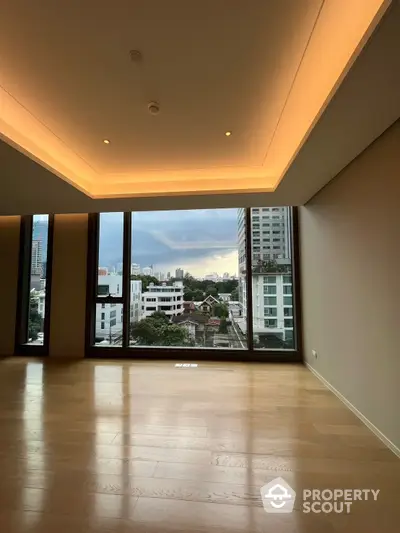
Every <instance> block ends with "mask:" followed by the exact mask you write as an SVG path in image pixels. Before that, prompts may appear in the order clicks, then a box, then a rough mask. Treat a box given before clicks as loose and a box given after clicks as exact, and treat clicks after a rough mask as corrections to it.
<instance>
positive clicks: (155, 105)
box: [147, 102, 160, 115]
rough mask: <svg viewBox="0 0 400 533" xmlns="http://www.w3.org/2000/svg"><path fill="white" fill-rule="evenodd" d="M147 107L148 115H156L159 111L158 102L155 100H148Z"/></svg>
mask: <svg viewBox="0 0 400 533" xmlns="http://www.w3.org/2000/svg"><path fill="white" fill-rule="evenodd" d="M147 108H148V110H149V113H150V115H157V114H158V113H159V112H160V104H158V103H157V102H150V103H149V105H148V106H147Z"/></svg>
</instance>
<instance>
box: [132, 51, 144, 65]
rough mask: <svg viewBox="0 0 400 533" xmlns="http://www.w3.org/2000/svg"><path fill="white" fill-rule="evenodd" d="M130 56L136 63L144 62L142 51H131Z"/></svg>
mask: <svg viewBox="0 0 400 533" xmlns="http://www.w3.org/2000/svg"><path fill="white" fill-rule="evenodd" d="M129 55H130V57H131V61H133V62H134V63H139V62H140V61H141V60H142V53H141V52H140V50H130V51H129Z"/></svg>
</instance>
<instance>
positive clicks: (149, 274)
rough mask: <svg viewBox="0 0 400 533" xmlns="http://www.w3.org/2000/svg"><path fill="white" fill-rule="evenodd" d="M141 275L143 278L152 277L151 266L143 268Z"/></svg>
mask: <svg viewBox="0 0 400 533" xmlns="http://www.w3.org/2000/svg"><path fill="white" fill-rule="evenodd" d="M143 274H144V275H145V276H152V275H153V266H148V267H144V268H143Z"/></svg>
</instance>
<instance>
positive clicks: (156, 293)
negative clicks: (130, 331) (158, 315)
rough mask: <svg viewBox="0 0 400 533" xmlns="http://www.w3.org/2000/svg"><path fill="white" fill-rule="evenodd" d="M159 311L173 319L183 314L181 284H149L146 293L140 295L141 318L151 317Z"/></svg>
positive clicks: (178, 282)
mask: <svg viewBox="0 0 400 533" xmlns="http://www.w3.org/2000/svg"><path fill="white" fill-rule="evenodd" d="M155 311H161V312H163V313H165V314H166V315H168V316H170V317H173V316H175V315H180V314H181V313H183V282H182V281H175V282H174V283H173V284H172V285H167V283H166V282H163V283H161V285H155V284H154V283H150V284H149V286H148V288H147V291H145V292H144V293H143V294H142V316H143V318H146V317H149V316H151V315H152V314H153V313H154V312H155Z"/></svg>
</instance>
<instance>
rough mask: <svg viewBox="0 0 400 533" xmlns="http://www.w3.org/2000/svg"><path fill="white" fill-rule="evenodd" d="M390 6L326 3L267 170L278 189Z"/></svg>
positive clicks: (376, 1)
mask: <svg viewBox="0 0 400 533" xmlns="http://www.w3.org/2000/svg"><path fill="white" fill-rule="evenodd" d="M390 3H391V1H390V0H346V1H339V2H338V1H337V0H325V1H324V4H323V7H322V9H321V12H320V15H319V18H318V21H317V23H316V25H315V28H314V31H313V34H312V36H311V39H310V41H309V44H308V46H307V50H306V52H305V54H304V57H303V60H302V63H301V65H300V68H299V70H298V72H297V75H296V79H295V81H294V83H293V86H292V89H291V93H290V95H289V98H288V100H287V102H286V105H285V108H284V110H283V113H282V115H281V118H280V121H279V125H278V127H277V130H276V131H275V134H274V138H273V142H272V143H271V146H270V148H269V151H268V153H267V156H266V159H265V162H264V167H265V168H266V169H268V170H269V172H270V173H271V174H272V175H274V176H276V177H277V182H276V185H278V183H279V181H280V180H281V179H282V177H283V176H284V174H285V172H286V171H287V169H288V167H289V166H290V164H291V163H292V161H293V159H294V158H295V157H296V155H297V153H298V151H299V150H300V148H301V146H302V145H303V144H304V142H305V141H306V139H307V137H308V135H309V134H310V132H311V131H312V128H313V127H314V125H315V123H316V122H317V121H318V119H319V117H320V116H321V114H322V113H323V111H324V109H325V108H326V106H327V105H328V103H329V101H330V100H331V98H332V96H333V95H334V93H335V92H336V90H337V88H338V86H339V85H340V83H341V82H342V80H343V78H344V77H345V75H346V74H347V72H348V71H349V69H350V67H351V66H352V64H353V62H354V60H355V59H356V57H357V55H358V54H359V52H360V51H361V49H362V47H363V46H364V44H365V43H366V41H367V39H368V38H369V36H370V35H371V33H372V31H373V30H374V28H375V27H376V25H377V24H378V22H379V20H380V19H381V18H382V16H383V14H384V13H385V11H386V10H387V8H388V7H389V5H390Z"/></svg>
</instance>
